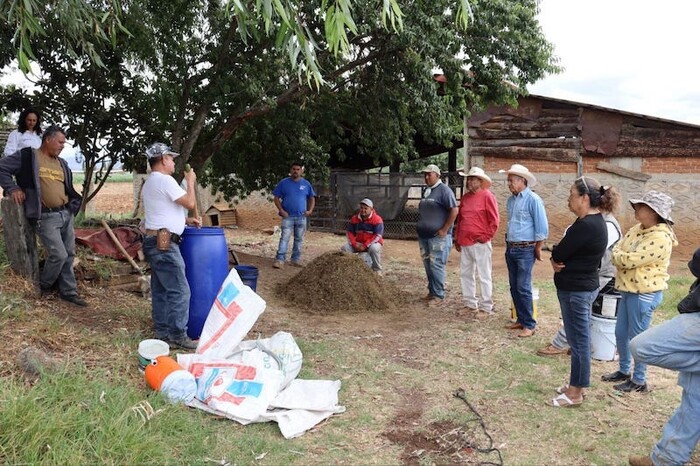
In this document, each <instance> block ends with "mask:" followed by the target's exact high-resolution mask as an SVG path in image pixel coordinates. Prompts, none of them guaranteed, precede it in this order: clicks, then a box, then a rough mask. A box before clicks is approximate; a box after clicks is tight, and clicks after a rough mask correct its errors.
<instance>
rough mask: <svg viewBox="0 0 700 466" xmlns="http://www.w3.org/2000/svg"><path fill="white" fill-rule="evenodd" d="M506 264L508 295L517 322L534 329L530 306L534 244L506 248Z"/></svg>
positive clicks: (532, 311) (535, 323)
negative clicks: (513, 307) (508, 285)
mask: <svg viewBox="0 0 700 466" xmlns="http://www.w3.org/2000/svg"><path fill="white" fill-rule="evenodd" d="M506 265H507V266H508V281H509V283H510V296H511V298H513V303H514V304H515V313H516V314H517V316H518V319H517V322H518V323H520V324H521V325H522V326H523V327H524V328H529V329H534V328H535V327H536V326H537V321H535V318H534V316H533V314H534V310H533V308H532V268H533V267H534V266H535V246H529V247H525V248H511V247H507V248H506Z"/></svg>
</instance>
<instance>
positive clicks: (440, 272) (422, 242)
mask: <svg viewBox="0 0 700 466" xmlns="http://www.w3.org/2000/svg"><path fill="white" fill-rule="evenodd" d="M418 246H419V247H420V256H421V258H422V259H423V267H425V274H426V275H427V276H428V293H429V294H430V295H431V296H435V297H437V298H440V299H445V278H446V273H445V266H446V265H447V258H448V257H450V251H451V250H452V235H446V236H445V237H442V238H441V237H439V236H433V237H432V238H428V239H422V238H418Z"/></svg>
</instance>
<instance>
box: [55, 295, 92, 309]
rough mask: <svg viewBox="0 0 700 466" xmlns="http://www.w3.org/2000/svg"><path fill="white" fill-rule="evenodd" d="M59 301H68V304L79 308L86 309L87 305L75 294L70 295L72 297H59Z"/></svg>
mask: <svg viewBox="0 0 700 466" xmlns="http://www.w3.org/2000/svg"><path fill="white" fill-rule="evenodd" d="M61 299H62V300H64V301H68V302H69V303H73V304H75V305H76V306H80V307H87V305H88V304H87V303H86V302H85V300H84V299H83V298H81V297H80V296H78V295H77V294H72V295H61Z"/></svg>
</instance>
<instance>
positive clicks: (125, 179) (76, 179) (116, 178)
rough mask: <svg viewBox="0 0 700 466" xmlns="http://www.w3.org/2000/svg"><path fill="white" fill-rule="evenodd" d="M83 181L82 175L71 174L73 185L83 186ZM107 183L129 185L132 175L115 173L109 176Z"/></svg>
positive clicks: (132, 179)
mask: <svg viewBox="0 0 700 466" xmlns="http://www.w3.org/2000/svg"><path fill="white" fill-rule="evenodd" d="M84 180H85V174H84V173H73V183H74V184H83V181H84ZM109 181H110V182H112V183H131V182H133V181H134V175H133V174H132V173H129V172H116V173H112V174H110V175H109Z"/></svg>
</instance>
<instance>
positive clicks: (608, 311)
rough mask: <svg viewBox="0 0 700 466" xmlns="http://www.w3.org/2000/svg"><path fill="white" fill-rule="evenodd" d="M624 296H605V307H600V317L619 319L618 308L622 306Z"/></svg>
mask: <svg viewBox="0 0 700 466" xmlns="http://www.w3.org/2000/svg"><path fill="white" fill-rule="evenodd" d="M621 298H622V296H620V295H619V294H605V295H603V305H602V306H601V307H600V315H601V316H603V317H611V318H613V319H617V306H619V305H620V299H621Z"/></svg>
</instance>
